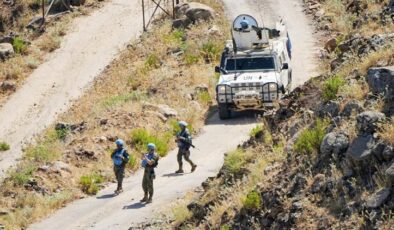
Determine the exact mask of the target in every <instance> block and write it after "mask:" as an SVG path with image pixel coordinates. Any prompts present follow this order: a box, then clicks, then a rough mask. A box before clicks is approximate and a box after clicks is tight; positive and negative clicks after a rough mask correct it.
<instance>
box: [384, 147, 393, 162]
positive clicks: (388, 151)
mask: <svg viewBox="0 0 394 230" xmlns="http://www.w3.org/2000/svg"><path fill="white" fill-rule="evenodd" d="M382 156H383V159H384V160H386V161H391V160H392V159H393V158H394V148H393V147H392V146H389V145H386V147H385V148H384V150H383V153H382Z"/></svg>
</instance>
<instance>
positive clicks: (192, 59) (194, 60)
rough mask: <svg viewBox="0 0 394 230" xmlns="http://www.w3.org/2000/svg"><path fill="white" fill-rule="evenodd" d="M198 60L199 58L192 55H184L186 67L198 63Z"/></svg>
mask: <svg viewBox="0 0 394 230" xmlns="http://www.w3.org/2000/svg"><path fill="white" fill-rule="evenodd" d="M199 60H200V57H199V56H197V55H194V54H185V62H186V64H187V65H193V64H195V63H198V61H199Z"/></svg>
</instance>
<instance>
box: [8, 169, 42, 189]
mask: <svg viewBox="0 0 394 230" xmlns="http://www.w3.org/2000/svg"><path fill="white" fill-rule="evenodd" d="M36 170H37V168H36V166H34V165H32V164H31V165H24V166H23V167H20V168H19V169H17V170H16V171H15V172H13V173H11V180H12V181H13V182H14V184H16V185H19V186H22V185H24V184H26V183H27V181H28V180H29V179H30V178H31V176H32V175H33V172H35V171H36Z"/></svg>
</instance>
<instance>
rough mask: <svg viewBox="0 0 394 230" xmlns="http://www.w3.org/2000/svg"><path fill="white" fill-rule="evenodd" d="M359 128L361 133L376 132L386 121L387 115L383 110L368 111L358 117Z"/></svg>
mask: <svg viewBox="0 0 394 230" xmlns="http://www.w3.org/2000/svg"><path fill="white" fill-rule="evenodd" d="M356 119H357V125H356V127H357V130H358V131H359V132H361V133H370V134H372V133H374V132H375V131H376V129H377V127H378V125H379V124H380V123H381V122H383V121H384V119H385V115H384V114H383V113H381V112H376V111H366V112H363V113H361V114H359V115H358V116H357V117H356Z"/></svg>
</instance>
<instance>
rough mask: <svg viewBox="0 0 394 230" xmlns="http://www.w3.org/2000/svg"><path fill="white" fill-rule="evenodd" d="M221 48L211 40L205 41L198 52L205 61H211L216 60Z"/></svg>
mask: <svg viewBox="0 0 394 230" xmlns="http://www.w3.org/2000/svg"><path fill="white" fill-rule="evenodd" d="M221 51H222V49H221V46H220V45H218V44H215V43H213V42H210V41H209V42H206V43H204V44H203V45H202V47H201V49H200V52H201V53H202V55H203V57H204V58H205V60H206V61H208V62H212V61H216V60H218V58H219V56H220V53H221Z"/></svg>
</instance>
